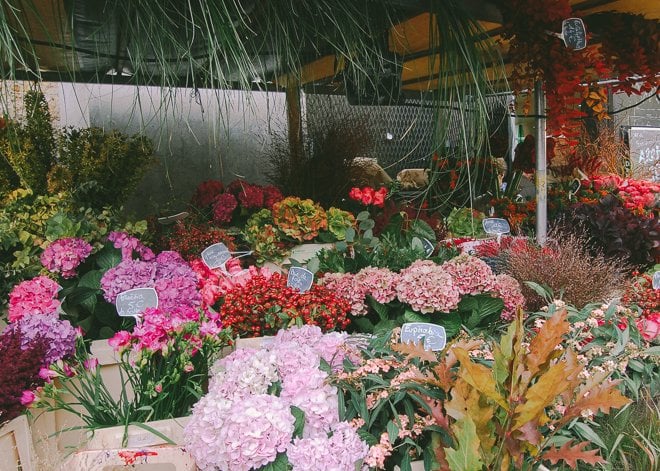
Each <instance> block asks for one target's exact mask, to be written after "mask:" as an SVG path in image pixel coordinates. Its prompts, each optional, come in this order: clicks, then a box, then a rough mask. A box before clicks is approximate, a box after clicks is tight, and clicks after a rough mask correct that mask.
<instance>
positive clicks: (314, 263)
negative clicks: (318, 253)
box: [307, 257, 321, 273]
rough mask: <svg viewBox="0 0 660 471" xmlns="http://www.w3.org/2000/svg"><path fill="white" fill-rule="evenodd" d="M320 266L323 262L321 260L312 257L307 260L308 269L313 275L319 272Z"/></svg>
mask: <svg viewBox="0 0 660 471" xmlns="http://www.w3.org/2000/svg"><path fill="white" fill-rule="evenodd" d="M320 266H321V261H320V260H319V258H318V257H312V258H310V259H309V260H307V269H308V270H309V271H311V272H312V273H316V272H317V271H319V267H320Z"/></svg>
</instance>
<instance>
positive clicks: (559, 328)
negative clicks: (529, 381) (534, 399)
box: [526, 309, 569, 376]
mask: <svg viewBox="0 0 660 471" xmlns="http://www.w3.org/2000/svg"><path fill="white" fill-rule="evenodd" d="M567 316H568V314H567V313H566V310H565V309H563V310H561V311H558V312H556V313H555V314H554V315H553V316H552V317H551V318H550V319H548V320H547V321H546V322H545V324H543V327H542V328H541V330H540V331H539V332H538V334H536V336H535V337H534V338H533V339H532V341H531V342H530V344H529V354H528V355H527V361H526V366H527V369H528V370H529V372H530V373H531V374H532V376H535V375H536V374H537V373H538V372H539V371H540V370H541V369H542V368H543V367H544V366H545V367H547V365H548V364H549V362H550V361H551V360H552V359H554V358H556V357H557V356H558V355H559V354H560V353H561V352H560V351H559V350H555V348H556V347H557V345H559V344H560V343H561V341H562V337H563V336H564V334H566V332H568V329H569V324H568V322H567V321H566V318H567Z"/></svg>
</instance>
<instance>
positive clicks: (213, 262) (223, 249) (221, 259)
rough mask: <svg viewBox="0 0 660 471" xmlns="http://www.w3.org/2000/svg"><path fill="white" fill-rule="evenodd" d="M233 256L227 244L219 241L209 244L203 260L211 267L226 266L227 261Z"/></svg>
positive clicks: (203, 253) (203, 254)
mask: <svg viewBox="0 0 660 471" xmlns="http://www.w3.org/2000/svg"><path fill="white" fill-rule="evenodd" d="M230 258H231V253H229V249H228V248H227V246H226V245H225V244H223V243H222V242H219V243H217V244H213V245H209V246H208V247H206V248H205V249H204V251H203V252H202V260H203V261H204V263H205V264H206V266H207V267H209V268H210V269H214V268H224V266H225V263H227V262H228V261H229V259H230Z"/></svg>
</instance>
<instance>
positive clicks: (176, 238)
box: [162, 221, 236, 261]
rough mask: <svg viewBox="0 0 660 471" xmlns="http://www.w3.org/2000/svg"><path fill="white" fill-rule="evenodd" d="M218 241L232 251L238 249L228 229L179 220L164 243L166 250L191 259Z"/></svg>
mask: <svg viewBox="0 0 660 471" xmlns="http://www.w3.org/2000/svg"><path fill="white" fill-rule="evenodd" d="M218 242H222V243H223V244H225V245H226V246H227V247H228V248H229V250H230V251H234V250H236V244H235V243H234V238H233V237H232V236H231V235H229V234H228V233H227V232H226V231H224V230H222V229H216V228H213V227H209V226H208V225H206V224H185V223H183V222H182V221H179V222H177V223H176V226H175V227H174V230H173V231H172V233H170V234H168V235H167V236H166V237H165V239H164V240H163V244H162V245H163V246H164V247H165V248H166V250H174V251H176V252H179V253H180V254H181V256H182V257H183V258H184V259H186V260H187V261H191V260H193V259H195V258H199V256H200V254H201V253H202V250H204V249H205V248H206V247H208V246H209V245H213V244H217V243H218Z"/></svg>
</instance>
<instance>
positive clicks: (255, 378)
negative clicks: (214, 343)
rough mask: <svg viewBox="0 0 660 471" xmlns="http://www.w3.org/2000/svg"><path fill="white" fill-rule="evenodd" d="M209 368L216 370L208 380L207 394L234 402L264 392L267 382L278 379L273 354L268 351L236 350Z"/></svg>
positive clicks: (269, 383) (268, 384) (267, 385)
mask: <svg viewBox="0 0 660 471" xmlns="http://www.w3.org/2000/svg"><path fill="white" fill-rule="evenodd" d="M246 350H250V351H249V352H246ZM213 370H215V371H218V370H219V371H218V372H217V373H216V374H215V375H213V377H212V378H211V380H210V381H209V394H214V395H217V396H220V397H224V398H229V399H232V400H237V401H240V400H241V399H243V398H245V397H247V396H249V395H254V394H266V392H267V391H268V388H269V387H270V386H271V384H273V383H274V382H276V381H278V380H279V376H278V374H277V357H276V355H275V354H274V353H273V352H270V351H268V350H252V349H247V348H246V349H239V350H236V351H235V352H233V353H232V354H231V355H229V356H228V357H227V359H226V360H224V361H223V360H221V361H219V362H218V364H216V365H214V367H213Z"/></svg>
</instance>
